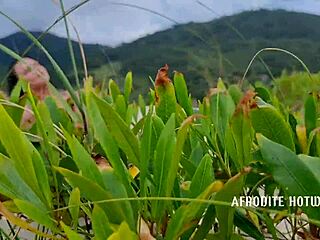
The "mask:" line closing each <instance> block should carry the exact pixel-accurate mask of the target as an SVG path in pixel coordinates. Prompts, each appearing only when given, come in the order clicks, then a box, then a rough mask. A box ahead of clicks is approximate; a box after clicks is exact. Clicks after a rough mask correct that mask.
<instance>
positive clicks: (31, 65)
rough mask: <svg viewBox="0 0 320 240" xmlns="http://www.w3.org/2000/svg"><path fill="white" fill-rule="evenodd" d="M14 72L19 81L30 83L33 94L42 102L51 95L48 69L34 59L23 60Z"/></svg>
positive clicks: (15, 67)
mask: <svg viewBox="0 0 320 240" xmlns="http://www.w3.org/2000/svg"><path fill="white" fill-rule="evenodd" d="M13 69H14V72H15V73H16V74H17V76H18V78H19V79H23V80H25V81H27V82H28V83H30V88H31V91H32V93H33V94H34V95H35V96H37V97H38V98H39V99H40V100H43V99H44V98H45V97H46V96H48V95H49V90H48V83H49V80H50V76H49V73H48V71H47V69H46V68H45V67H44V66H42V65H41V64H40V63H39V62H37V61H36V60H34V59H32V58H28V57H26V58H22V59H21V60H20V61H19V62H17V63H16V64H15V65H14V68H13Z"/></svg>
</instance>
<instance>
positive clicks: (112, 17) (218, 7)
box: [0, 0, 320, 46]
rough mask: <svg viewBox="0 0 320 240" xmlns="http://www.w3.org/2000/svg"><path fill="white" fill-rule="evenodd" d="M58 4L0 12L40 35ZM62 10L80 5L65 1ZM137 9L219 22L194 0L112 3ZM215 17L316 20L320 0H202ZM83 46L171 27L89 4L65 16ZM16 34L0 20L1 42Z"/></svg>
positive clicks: (4, 0) (16, 4)
mask: <svg viewBox="0 0 320 240" xmlns="http://www.w3.org/2000/svg"><path fill="white" fill-rule="evenodd" d="M58 2H59V0H0V10H1V11H3V12H4V13H6V14H8V15H9V16H11V17H13V18H14V19H15V20H16V21H18V22H19V23H21V24H22V25H23V26H24V27H26V28H27V29H28V30H37V31H38V30H44V29H45V28H46V27H48V26H49V25H50V24H51V23H52V22H53V21H54V20H55V19H56V18H57V17H58V16H59V15H60V9H59V4H58ZM64 2H65V5H66V8H69V7H71V6H72V5H74V4H77V3H79V2H81V0H64ZM114 2H120V3H128V4H134V5H138V6H141V7H144V8H148V9H152V10H154V11H157V12H158V13H161V14H163V15H165V16H167V17H169V18H171V19H173V20H174V21H176V22H178V23H186V22H190V21H195V22H203V21H209V20H211V19H213V18H216V17H218V16H217V15H215V14H213V13H212V12H210V11H208V10H207V9H205V8H204V7H203V6H201V5H200V4H199V3H197V1H196V0H121V1H120V0H114ZM201 2H203V3H204V4H205V5H207V6H208V7H210V8H212V9H213V10H214V11H215V12H216V13H218V14H219V15H230V14H232V13H235V12H240V11H243V10H250V9H259V8H283V9H288V10H295V11H303V12H309V13H315V14H318V15H320V0H201ZM70 18H71V20H72V22H73V23H74V24H75V25H76V27H77V28H78V30H79V32H80V35H81V39H82V41H83V42H90V43H101V44H106V45H111V46H115V45H118V44H120V43H122V42H130V41H132V40H135V39H137V38H139V37H141V36H144V35H146V34H150V33H153V32H156V31H159V30H162V29H166V28H169V27H170V26H172V25H173V23H172V22H171V21H169V20H167V19H164V18H162V17H160V16H157V15H155V14H152V13H149V12H146V11H143V10H140V9H135V8H131V7H125V6H118V5H112V4H110V1H107V0H91V1H90V2H88V3H87V4H85V5H83V6H82V7H81V8H79V9H78V10H77V11H76V12H74V13H72V14H71V15H70ZM16 31H17V28H16V27H15V26H14V25H12V24H11V23H10V22H8V20H6V19H5V18H4V17H1V16H0V38H1V37H4V36H7V35H9V34H11V33H14V32H16ZM52 32H53V33H55V34H57V35H59V36H65V34H64V32H65V29H64V25H63V24H59V25H57V26H56V27H55V28H54V29H53V31H52Z"/></svg>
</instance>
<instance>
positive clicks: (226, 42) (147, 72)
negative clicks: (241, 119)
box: [0, 10, 320, 97]
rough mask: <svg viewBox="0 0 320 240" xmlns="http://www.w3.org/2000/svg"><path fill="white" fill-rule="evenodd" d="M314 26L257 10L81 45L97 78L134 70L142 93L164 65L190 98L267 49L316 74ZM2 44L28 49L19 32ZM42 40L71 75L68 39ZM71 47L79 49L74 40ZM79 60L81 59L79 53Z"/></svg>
mask: <svg viewBox="0 0 320 240" xmlns="http://www.w3.org/2000/svg"><path fill="white" fill-rule="evenodd" d="M318 26H320V17H319V16H316V15H311V14H305V13H295V12H287V11H284V10H275V11H270V10H258V11H249V12H243V13H240V14H236V15H233V16H227V17H223V18H220V19H216V20H213V21H211V22H207V23H189V24H183V25H178V26H175V27H173V28H171V29H168V30H165V31H161V32H157V33H155V34H152V35H148V36H146V37H143V38H141V39H138V40H136V41H134V42H132V43H128V44H123V45H121V46H119V47H116V48H109V47H103V46H99V45H85V50H86V54H87V59H88V64H89V69H90V70H91V73H92V74H94V75H95V76H96V79H97V80H101V79H102V78H105V77H106V76H107V77H110V76H114V77H115V78H116V79H117V80H118V81H120V83H121V79H122V78H123V75H124V74H125V73H126V72H127V71H128V70H132V71H133V72H134V75H135V88H136V89H140V90H141V91H143V92H145V90H146V89H147V88H148V86H149V85H150V81H149V79H148V76H151V77H154V75H155V72H156V69H158V68H159V67H160V66H162V65H163V64H164V63H168V64H169V65H170V66H171V70H178V71H182V72H184V73H185V74H186V76H187V81H188V85H189V87H190V89H191V92H192V94H193V95H194V96H196V97H200V96H203V95H204V94H205V92H206V91H207V89H208V87H209V86H212V85H214V83H215V82H216V80H217V78H218V77H219V76H221V77H224V78H226V79H228V81H230V82H232V81H237V80H239V78H241V76H242V75H243V72H244V71H245V69H246V67H247V65H248V63H249V61H250V59H251V58H252V56H253V55H254V53H255V52H256V51H257V50H259V49H261V48H265V47H280V48H285V49H287V50H289V51H292V52H293V53H295V54H296V55H297V56H299V57H300V58H301V59H302V60H303V61H304V62H305V63H306V64H307V66H308V67H309V68H310V70H311V71H313V72H317V71H318V70H319V66H320V65H319V63H320V41H319V39H320V28H319V27H318ZM36 34H39V33H36ZM13 39H14V40H13ZM0 42H1V43H4V44H5V45H7V46H9V47H10V48H13V49H17V50H19V51H18V52H22V50H23V49H24V48H25V46H27V45H28V41H27V40H26V39H25V37H24V36H22V34H21V33H17V34H15V35H12V36H9V37H7V38H6V39H2V40H0ZM43 42H44V44H45V46H46V47H47V48H48V49H49V52H51V53H52V54H53V56H54V57H55V58H56V59H57V61H58V62H59V63H60V64H61V66H62V67H63V69H64V70H65V71H66V72H68V73H70V74H71V72H72V71H71V62H70V58H69V55H68V50H67V45H66V40H65V39H63V38H58V37H56V36H53V35H48V36H47V37H46V38H45V39H44V40H43ZM74 45H75V48H76V49H78V47H77V45H76V43H75V42H74ZM30 55H31V56H33V57H36V58H39V59H40V61H41V62H43V63H44V64H47V60H45V58H44V56H43V54H41V53H39V52H38V51H36V50H34V51H32V53H31V54H30ZM261 57H262V58H263V60H264V61H265V63H266V64H267V65H268V66H269V68H270V70H271V72H272V73H273V74H274V75H275V76H278V75H280V74H281V72H282V71H283V69H287V70H288V71H292V70H301V69H302V68H301V66H300V65H299V63H298V62H297V61H296V60H294V59H293V58H292V57H289V56H287V55H285V54H283V53H274V52H273V53H263V54H262V55H261ZM8 59H9V60H8ZM77 59H78V61H79V54H77ZM10 61H11V60H10V58H8V57H5V56H4V55H3V54H1V53H0V63H1V65H2V66H5V67H7V65H8V64H9V62H10ZM79 62H80V61H79ZM110 62H111V64H110ZM79 64H80V63H79ZM261 77H262V78H264V79H267V80H268V79H269V78H270V76H269V75H268V72H267V71H266V69H265V67H264V66H263V65H262V64H261V63H260V62H259V61H257V62H256V63H255V64H254V65H253V67H252V68H251V71H250V79H251V80H252V81H254V80H257V79H259V78H261ZM53 79H54V77H53Z"/></svg>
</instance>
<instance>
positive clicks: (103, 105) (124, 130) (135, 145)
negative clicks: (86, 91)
mask: <svg viewBox="0 0 320 240" xmlns="http://www.w3.org/2000/svg"><path fill="white" fill-rule="evenodd" d="M93 98H94V100H95V102H96V104H97V105H98V107H99V110H100V112H101V115H102V116H103V118H104V121H105V123H106V125H107V127H108V129H109V131H110V133H111V134H112V136H113V137H114V138H115V140H116V141H117V144H118V146H119V147H120V148H121V149H122V150H123V151H124V152H125V154H126V155H127V157H128V160H129V161H130V162H132V163H133V164H135V165H136V166H137V167H139V166H140V156H139V155H140V153H139V149H140V148H139V141H138V139H137V138H136V136H135V135H134V134H133V133H132V131H131V130H130V129H129V127H128V125H127V124H126V123H125V122H124V121H123V120H122V119H121V117H120V116H119V114H118V113H117V112H116V111H115V110H114V109H113V108H112V106H111V105H110V104H108V103H107V102H105V101H103V100H101V99H99V98H98V97H96V96H95V95H93Z"/></svg>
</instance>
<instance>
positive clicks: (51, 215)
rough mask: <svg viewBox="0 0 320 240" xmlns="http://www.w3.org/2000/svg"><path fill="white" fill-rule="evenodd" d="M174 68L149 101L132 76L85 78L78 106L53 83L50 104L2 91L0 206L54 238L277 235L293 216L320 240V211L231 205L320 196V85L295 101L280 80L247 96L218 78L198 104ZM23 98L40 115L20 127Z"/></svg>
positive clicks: (296, 227)
mask: <svg viewBox="0 0 320 240" xmlns="http://www.w3.org/2000/svg"><path fill="white" fill-rule="evenodd" d="M7 52H8V53H10V54H12V52H10V51H7ZM165 69H166V71H167V70H168V68H167V67H165ZM159 72H161V71H159ZM159 72H158V73H159ZM168 74H169V73H168V72H165V74H164V75H163V77H165V78H162V79H160V78H157V79H156V81H155V86H154V88H152V89H150V96H151V97H150V99H151V101H150V103H149V104H148V105H147V104H146V102H148V101H145V99H144V97H143V96H142V95H139V99H138V104H137V103H136V102H135V101H133V100H132V99H133V98H132V97H130V96H133V95H134V92H133V91H132V89H133V86H135V85H134V83H135V82H134V80H133V77H132V73H131V72H130V73H128V74H127V76H126V78H125V81H124V84H123V85H122V86H119V85H118V84H117V82H116V81H113V80H110V81H109V86H108V87H102V86H100V85H99V86H94V85H93V79H92V78H88V79H86V82H85V86H84V89H81V90H80V95H81V107H82V108H81V109H79V108H78V109H77V108H73V107H72V106H70V105H69V103H68V102H67V101H64V100H63V99H62V97H61V94H60V93H59V92H58V91H57V90H56V88H55V87H53V86H50V93H51V96H49V97H47V98H46V99H45V100H39V99H37V98H36V97H35V96H33V94H32V91H31V89H30V88H27V87H25V89H27V90H28V96H27V97H24V98H21V99H20V98H19V97H18V95H16V94H17V92H14V93H13V95H14V96H12V98H11V101H10V100H5V99H4V100H3V99H1V100H0V122H1V124H0V169H1V171H0V194H1V198H3V199H4V200H5V202H1V203H0V212H1V214H2V215H3V216H4V217H6V219H8V221H9V222H10V223H12V224H14V225H15V226H18V227H21V228H23V229H24V230H27V231H31V232H33V233H34V234H36V235H38V236H41V237H46V238H48V239H55V238H59V239H83V238H88V239H96V240H100V239H101V240H102V239H111V240H112V239H114V240H116V239H128V240H130V239H139V238H141V239H170V240H171V239H194V240H198V239H225V240H232V239H242V238H243V237H244V235H248V236H250V237H252V238H255V239H264V238H265V237H266V236H272V237H273V238H274V239H277V238H279V239H280V236H278V235H279V234H278V232H277V231H279V229H277V224H279V223H280V222H286V221H289V222H290V223H291V224H290V226H291V230H292V232H293V233H297V231H299V232H300V233H301V234H302V233H303V234H305V235H306V236H312V237H314V238H317V237H318V236H316V233H317V232H318V230H319V226H320V225H319V222H320V214H319V210H318V208H312V207H310V206H301V207H292V206H289V205H288V204H287V203H285V204H284V206H281V207H265V208H252V207H250V206H249V207H246V206H231V205H232V202H233V200H234V199H239V198H241V197H244V196H249V197H262V196H275V195H277V196H280V197H283V198H284V199H285V200H286V201H287V200H288V199H289V198H290V196H299V195H301V196H309V195H315V196H318V195H320V192H319V189H320V180H319V177H318V176H319V174H320V171H319V169H320V166H319V164H320V158H319V157H320V155H319V153H320V145H319V143H320V137H319V136H320V135H319V129H318V117H319V116H318V110H319V102H318V99H317V98H318V95H317V93H316V91H311V94H309V92H308V93H306V97H305V99H304V102H303V104H302V105H301V106H300V107H299V108H293V107H291V106H289V104H288V102H286V101H283V102H282V101H281V98H280V96H278V93H277V92H276V90H277V86H276V88H275V89H270V88H268V87H265V86H263V85H262V84H260V85H259V84H256V86H255V88H254V89H255V91H256V92H253V90H250V89H249V91H247V92H244V91H243V90H242V89H241V88H240V87H238V86H236V85H231V86H230V87H228V85H226V84H225V83H224V82H223V81H222V79H220V80H219V82H218V84H217V87H216V88H213V89H210V92H209V94H208V95H207V96H206V97H205V98H203V100H201V101H198V105H199V109H194V108H193V106H192V103H191V98H190V94H189V92H188V88H187V84H186V82H185V79H184V76H183V75H182V74H181V73H178V72H176V73H175V76H174V80H173V83H172V82H171V80H170V79H169V77H168ZM159 76H160V75H159ZM159 79H160V80H159ZM188 79H189V78H188ZM20 84H23V83H20ZM21 86H22V85H20V86H18V88H20V87H21ZM107 88H108V89H107ZM252 89H253V88H252ZM303 94H305V92H303ZM308 94H309V95H308ZM79 99H80V98H79ZM279 99H280V100H279ZM26 106H28V108H30V107H32V110H29V111H32V114H33V116H34V121H35V122H34V123H33V126H32V128H31V129H30V130H24V131H22V130H21V129H20V127H19V125H20V122H21V118H22V112H23V111H25V110H22V109H24V108H25V107H26ZM17 109H18V110H17ZM30 109H31V108H30ZM80 110H83V111H84V112H83V113H84V115H83V114H82V113H81V112H80ZM194 112H198V114H194ZM83 120H85V121H83ZM301 153H304V154H305V155H301ZM307 154H309V155H307ZM311 156H312V157H311ZM301 212H303V213H304V215H305V216H306V217H307V218H306V219H304V220H301ZM20 214H21V215H23V216H24V217H25V218H27V220H28V221H22V220H21V219H20V218H18V217H17V216H21V215H20ZM29 221H30V222H33V224H37V225H38V229H34V228H32V227H31V225H29ZM83 221H85V224H82V222H83ZM306 224H309V226H310V228H307V227H305V226H306ZM39 229H43V230H41V231H39ZM236 229H237V230H236ZM238 229H240V230H241V231H238ZM309 229H311V230H312V229H316V230H317V231H311V230H309ZM46 232H50V233H52V234H55V235H56V236H51V235H48V234H46ZM244 233H245V234H244ZM290 237H292V238H294V236H290Z"/></svg>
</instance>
